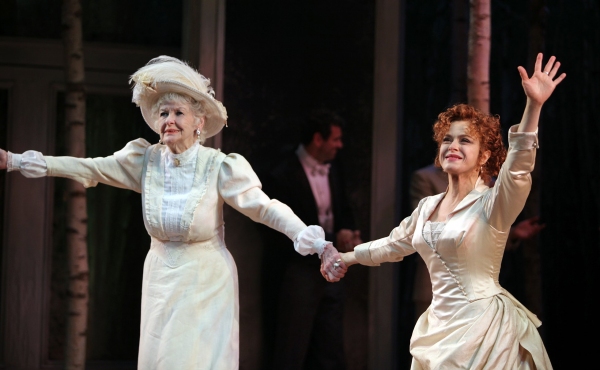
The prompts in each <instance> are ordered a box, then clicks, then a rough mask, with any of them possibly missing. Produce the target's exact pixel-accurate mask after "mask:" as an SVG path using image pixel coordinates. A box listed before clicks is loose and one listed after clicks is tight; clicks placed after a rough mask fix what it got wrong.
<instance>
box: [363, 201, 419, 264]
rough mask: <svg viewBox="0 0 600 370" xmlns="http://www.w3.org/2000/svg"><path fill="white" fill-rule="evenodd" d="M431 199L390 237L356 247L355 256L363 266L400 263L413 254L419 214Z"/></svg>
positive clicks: (417, 209)
mask: <svg viewBox="0 0 600 370" xmlns="http://www.w3.org/2000/svg"><path fill="white" fill-rule="evenodd" d="M427 199H429V198H425V199H422V200H421V201H420V202H419V206H418V207H417V208H415V210H414V211H413V213H412V214H411V215H410V216H408V217H406V218H405V219H404V220H402V222H400V225H398V226H397V227H396V228H394V229H393V230H392V232H391V233H390V235H389V236H386V237H385V238H381V239H377V240H374V241H371V242H367V243H363V244H359V245H357V246H356V247H354V256H355V257H356V259H357V260H358V262H359V263H360V264H361V265H366V266H379V265H380V264H381V263H383V262H398V261H402V260H403V259H404V257H406V256H408V255H410V254H413V253H415V252H416V250H415V249H414V248H413V246H412V237H413V234H414V233H415V227H416V225H417V219H418V217H419V212H420V210H421V208H422V206H423V204H424V203H425V201H426V200H427Z"/></svg>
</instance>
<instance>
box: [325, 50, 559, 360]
mask: <svg viewBox="0 0 600 370" xmlns="http://www.w3.org/2000/svg"><path fill="white" fill-rule="evenodd" d="M542 60H543V55H542V54H541V53H540V54H538V56H537V59H536V62H535V67H534V72H533V74H532V76H531V77H529V76H528V74H527V72H526V71H525V69H524V68H523V67H520V66H519V67H518V71H519V74H520V76H521V82H522V86H523V90H524V91H525V95H526V97H527V103H526V105H525V110H524V112H523V117H522V119H521V122H520V123H519V124H518V125H514V126H512V127H511V128H510V130H509V133H508V143H509V145H508V152H507V150H506V149H505V148H504V144H503V142H502V130H501V126H500V120H499V118H498V116H493V115H489V114H487V113H484V112H481V111H479V110H477V109H475V108H474V107H472V106H469V105H466V104H458V105H455V106H452V107H450V108H448V109H447V110H445V111H444V112H442V113H440V114H439V115H438V119H437V121H436V123H435V124H434V127H433V130H434V133H435V134H434V137H435V140H436V142H437V144H438V152H437V155H436V160H435V163H436V165H439V166H440V167H441V168H442V169H443V170H444V172H446V173H447V174H448V189H447V191H446V192H444V193H441V194H438V195H434V196H429V197H426V198H424V199H421V201H420V202H419V205H418V206H417V208H416V209H415V210H414V211H413V212H412V214H411V215H410V216H408V217H406V218H405V219H404V220H403V221H402V222H401V223H400V225H399V226H398V227H396V228H395V229H393V230H392V231H391V233H390V235H389V236H387V237H384V238H381V239H378V240H374V241H370V242H367V243H363V244H360V245H358V246H356V247H355V248H354V251H351V252H346V253H341V257H339V258H338V257H337V256H335V255H327V256H324V257H323V260H322V265H321V273H322V275H323V277H325V279H326V280H328V281H332V282H335V281H338V280H339V279H340V278H339V275H344V274H345V273H346V272H347V270H348V267H349V266H352V265H354V264H356V263H360V264H363V265H367V266H378V265H380V264H381V263H384V262H398V261H401V260H403V259H404V257H406V256H408V255H410V254H413V253H415V252H417V253H419V255H420V256H421V257H422V258H423V260H424V261H425V264H426V265H427V269H428V270H429V275H430V277H431V285H432V291H433V299H432V302H431V305H430V306H429V307H428V308H427V309H426V310H425V312H424V313H423V314H422V315H421V317H420V318H419V320H418V321H417V323H416V325H415V327H414V330H413V334H412V337H411V340H410V353H411V354H412V356H413V358H412V365H411V368H412V369H414V370H419V369H450V368H451V369H497V368H503V369H538V370H541V369H552V364H551V363H550V359H549V357H548V354H547V352H546V349H545V347H544V343H543V341H542V338H541V337H540V334H539V332H538V330H537V327H539V326H540V325H541V321H540V320H539V319H538V318H537V316H536V315H535V314H533V313H532V312H530V311H529V310H528V309H527V308H526V307H525V306H523V305H522V304H521V303H520V302H519V301H518V300H517V299H516V298H514V297H513V296H512V295H511V294H510V293H509V292H508V291H507V290H506V289H504V288H502V286H501V285H500V283H499V282H498V276H499V274H500V264H501V260H502V255H503V253H504V248H505V245H506V241H507V239H508V234H509V230H510V227H511V225H512V224H513V222H514V221H515V219H516V218H517V216H518V215H519V213H520V212H521V210H522V209H523V206H524V205H525V201H526V200H527V197H528V195H529V191H530V190H531V172H532V171H533V167H534V164H535V155H536V150H537V148H538V135H537V131H538V122H539V117H540V114H541V111H542V106H543V104H544V103H545V102H546V100H548V98H549V97H550V96H551V95H552V92H553V91H554V89H555V88H556V86H557V85H558V84H559V83H560V82H561V81H563V80H564V79H565V78H566V74H565V73H562V74H560V75H558V69H559V66H560V63H559V62H558V61H557V60H556V58H555V57H554V56H552V57H550V59H549V60H548V62H546V64H545V66H544V68H542ZM493 177H497V179H496V182H495V184H494V186H493V187H491V188H490V187H489V186H488V185H487V184H488V183H489V181H490V180H491V178H493Z"/></svg>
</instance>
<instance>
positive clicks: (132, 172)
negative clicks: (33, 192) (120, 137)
mask: <svg viewBox="0 0 600 370" xmlns="http://www.w3.org/2000/svg"><path fill="white" fill-rule="evenodd" d="M148 146H150V143H148V142H147V141H146V140H144V139H137V140H133V141H130V142H129V143H127V145H125V147H124V148H123V149H121V150H119V151H117V152H115V153H114V154H113V155H110V156H108V157H97V158H75V157H52V156H45V157H44V159H45V160H46V165H47V168H48V176H57V177H66V178H69V179H72V180H75V181H78V182H80V183H82V184H83V186H85V187H86V188H88V187H94V186H96V185H98V183H99V182H100V183H103V184H107V185H110V186H114V187H118V188H123V189H130V190H133V191H136V192H138V193H140V192H141V189H142V168H143V165H144V155H145V153H146V149H147V148H148Z"/></svg>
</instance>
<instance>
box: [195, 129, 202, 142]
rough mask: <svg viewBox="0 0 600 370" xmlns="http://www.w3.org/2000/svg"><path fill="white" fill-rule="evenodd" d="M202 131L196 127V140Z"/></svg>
mask: <svg viewBox="0 0 600 370" xmlns="http://www.w3.org/2000/svg"><path fill="white" fill-rule="evenodd" d="M201 133H202V131H200V129H199V128H198V129H196V135H198V140H200V134H201Z"/></svg>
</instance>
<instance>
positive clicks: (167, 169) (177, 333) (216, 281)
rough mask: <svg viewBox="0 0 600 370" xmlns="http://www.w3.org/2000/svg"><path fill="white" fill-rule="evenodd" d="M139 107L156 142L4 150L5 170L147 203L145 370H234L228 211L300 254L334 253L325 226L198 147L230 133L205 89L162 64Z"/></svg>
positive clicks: (182, 68)
mask: <svg viewBox="0 0 600 370" xmlns="http://www.w3.org/2000/svg"><path fill="white" fill-rule="evenodd" d="M130 82H132V83H133V84H134V88H133V102H135V103H136V104H137V105H138V106H139V107H140V109H141V112H142V115H143V117H144V120H145V121H146V123H147V124H148V125H149V126H150V127H151V128H152V129H153V130H154V131H155V132H156V133H158V134H159V135H160V142H159V144H150V143H149V142H147V141H146V140H144V139H137V140H134V141H131V142H129V143H128V144H127V145H126V146H125V147H124V148H123V149H121V150H119V151H118V152H116V153H114V154H113V155H111V156H108V157H105V158H85V159H83V158H73V157H51V156H43V155H42V154H41V153H39V152H34V151H28V152H25V153H23V154H22V155H19V154H12V153H10V152H5V151H4V150H0V169H5V168H8V171H14V170H18V171H20V172H21V173H22V174H23V175H25V176H27V177H40V176H60V177H67V178H70V179H73V180H76V181H79V182H81V183H83V184H84V185H85V186H86V187H90V186H96V185H97V184H98V183H99V182H101V183H104V184H107V185H111V186H116V187H120V188H125V189H130V190H133V191H136V192H139V193H141V194H142V203H143V218H144V223H145V226H146V230H147V231H148V234H150V236H151V240H152V242H151V245H150V250H149V252H148V255H147V257H146V260H145V263H144V276H143V285H142V307H141V326H140V331H141V333H140V345H139V359H138V368H139V369H144V370H147V369H165V370H172V369H237V368H238V357H239V348H238V347H239V345H238V342H239V329H238V323H239V304H238V277H237V271H236V265H235V263H234V260H233V258H232V256H231V254H230V253H229V251H228V250H227V248H226V246H225V241H224V240H225V237H224V225H223V204H224V203H227V204H229V205H230V206H232V207H233V208H235V209H236V210H238V211H239V212H241V213H243V214H244V215H246V216H248V217H250V218H251V219H252V220H254V221H256V222H260V223H263V224H265V225H267V226H269V227H271V228H273V229H275V230H277V231H280V232H282V233H284V234H285V235H287V236H288V237H289V238H290V239H292V240H293V241H294V247H295V249H296V250H297V251H298V252H299V253H301V254H303V255H306V254H312V253H317V254H319V255H321V254H322V253H323V251H324V250H325V251H326V253H332V254H333V255H335V256H338V255H337V252H336V251H335V249H333V247H332V246H331V245H330V244H328V243H327V242H325V240H323V238H324V235H325V234H324V231H323V229H321V228H320V227H319V226H309V227H307V226H306V225H305V224H304V223H303V222H302V221H301V220H300V219H299V218H298V217H297V216H296V215H295V214H294V213H293V212H292V210H291V209H290V208H289V207H288V206H286V205H285V204H283V203H281V202H279V201H277V200H274V199H269V197H267V195H265V193H263V192H262V190H261V183H260V181H259V179H258V178H257V176H256V174H255V173H254V171H253V170H252V168H251V166H250V164H249V163H248V162H247V161H246V160H245V159H244V158H243V157H242V156H241V155H239V154H229V155H226V154H224V153H222V152H221V151H219V150H216V149H212V148H208V147H204V146H202V142H203V141H204V140H205V139H206V138H208V137H211V136H213V135H215V134H217V133H218V132H219V131H220V130H221V129H222V128H223V126H224V125H225V124H226V119H227V113H226V111H225V108H224V107H223V105H222V104H221V103H220V102H219V101H217V100H216V99H215V98H214V97H213V95H214V92H213V90H212V88H211V87H210V86H209V80H208V79H206V78H205V77H204V76H202V75H200V74H199V73H198V72H197V71H195V70H193V69H192V68H190V67H189V66H188V65H187V64H185V63H183V62H182V61H180V60H178V59H175V58H171V57H166V56H161V57H158V58H155V59H152V60H151V61H150V62H149V63H148V64H147V65H146V66H144V67H142V68H141V69H139V70H138V71H137V72H136V73H135V74H133V76H131V81H130Z"/></svg>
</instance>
